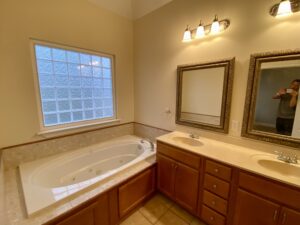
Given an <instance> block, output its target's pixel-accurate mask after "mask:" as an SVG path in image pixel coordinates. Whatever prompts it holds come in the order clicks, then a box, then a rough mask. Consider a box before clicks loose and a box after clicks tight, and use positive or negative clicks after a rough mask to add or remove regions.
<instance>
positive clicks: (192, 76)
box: [176, 58, 235, 133]
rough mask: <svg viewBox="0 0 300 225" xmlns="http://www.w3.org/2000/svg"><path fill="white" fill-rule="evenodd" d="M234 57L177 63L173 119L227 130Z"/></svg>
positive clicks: (194, 125) (218, 129)
mask: <svg viewBox="0 0 300 225" xmlns="http://www.w3.org/2000/svg"><path fill="white" fill-rule="evenodd" d="M234 62H235V58H229V59H223V60H218V61H211V62H205V63H198V64H191V65H180V66H178V67H177V101H176V102H177V103H176V123H177V124H181V125H186V126H192V127H198V128H202V129H207V130H212V131H217V132H222V133H228V127H229V116H230V105H231V95H232V85H233V73H234Z"/></svg>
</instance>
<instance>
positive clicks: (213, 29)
mask: <svg viewBox="0 0 300 225" xmlns="http://www.w3.org/2000/svg"><path fill="white" fill-rule="evenodd" d="M210 33H211V34H213V35H215V34H218V33H220V23H219V20H218V16H217V15H215V19H214V21H213V23H212V25H211V28H210Z"/></svg>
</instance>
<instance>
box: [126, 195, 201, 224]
mask: <svg viewBox="0 0 300 225" xmlns="http://www.w3.org/2000/svg"><path fill="white" fill-rule="evenodd" d="M152 224H155V225H205V224H204V223H202V222H200V221H199V220H198V219H196V218H195V217H194V216H192V215H191V214H189V213H188V212H186V211H185V210H184V209H182V208H181V207H179V206H178V205H176V204H175V203H173V202H172V201H170V200H169V199H167V198H165V197H164V196H163V195H161V194H157V195H155V196H154V197H153V198H152V199H150V200H149V201H148V202H147V203H146V204H145V205H144V206H142V207H141V208H140V209H138V210H137V211H136V212H135V213H133V214H132V215H131V216H130V217H128V218H127V219H126V220H125V221H123V222H122V223H121V225H152Z"/></svg>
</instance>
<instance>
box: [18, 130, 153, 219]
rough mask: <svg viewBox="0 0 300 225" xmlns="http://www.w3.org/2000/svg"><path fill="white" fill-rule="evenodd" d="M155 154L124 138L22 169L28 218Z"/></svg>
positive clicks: (61, 155)
mask: <svg viewBox="0 0 300 225" xmlns="http://www.w3.org/2000/svg"><path fill="white" fill-rule="evenodd" d="M154 154H155V151H152V150H151V147H150V144H149V143H147V142H145V143H141V139H140V138H138V137H135V136H130V135H128V136H123V137H120V138H116V139H113V140H110V141H107V142H103V143H100V144H97V145H93V146H90V147H86V148H83V149H79V150H76V151H72V152H69V153H63V154H59V155H55V156H52V157H47V158H43V159H40V160H36V161H33V162H28V163H24V164H21V165H20V166H19V169H20V175H21V183H22V187H23V193H24V198H25V204H26V209H27V214H28V215H31V214H33V213H35V212H37V211H39V210H41V209H43V208H45V207H47V206H50V205H52V204H54V203H55V202H57V201H59V200H62V199H64V198H66V197H68V196H70V195H72V194H74V193H76V192H78V191H80V190H83V189H85V188H87V187H89V186H91V185H93V184H96V183H99V185H100V182H101V181H104V180H108V179H109V178H110V177H112V176H113V175H115V174H117V173H120V172H121V171H123V170H125V169H126V168H129V167H131V166H133V165H136V164H137V163H139V162H141V161H142V160H146V159H147V158H149V157H151V156H152V155H154Z"/></svg>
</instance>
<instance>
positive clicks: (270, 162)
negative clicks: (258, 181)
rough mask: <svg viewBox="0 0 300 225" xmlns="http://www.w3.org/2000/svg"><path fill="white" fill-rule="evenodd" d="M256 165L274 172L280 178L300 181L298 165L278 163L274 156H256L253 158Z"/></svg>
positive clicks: (299, 166)
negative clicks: (280, 176)
mask: <svg viewBox="0 0 300 225" xmlns="http://www.w3.org/2000/svg"><path fill="white" fill-rule="evenodd" d="M253 159H254V160H255V161H256V163H257V164H258V165H259V166H261V167H263V168H265V169H268V170H270V171H273V172H276V173H278V174H280V175H282V176H287V177H291V178H296V179H300V165H299V164H290V163H285V162H282V161H279V160H278V159H276V156H274V157H272V156H269V155H256V156H253Z"/></svg>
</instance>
